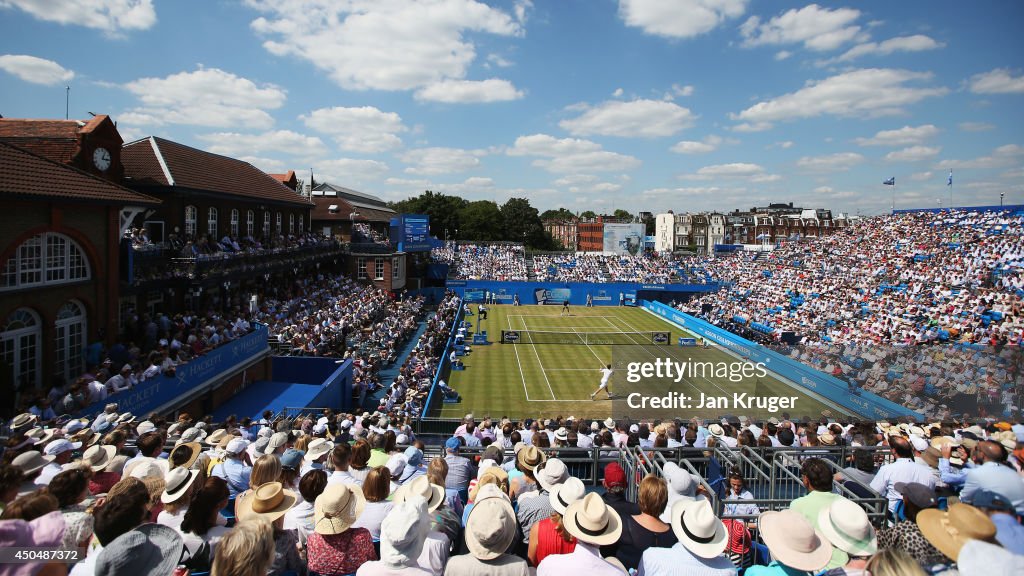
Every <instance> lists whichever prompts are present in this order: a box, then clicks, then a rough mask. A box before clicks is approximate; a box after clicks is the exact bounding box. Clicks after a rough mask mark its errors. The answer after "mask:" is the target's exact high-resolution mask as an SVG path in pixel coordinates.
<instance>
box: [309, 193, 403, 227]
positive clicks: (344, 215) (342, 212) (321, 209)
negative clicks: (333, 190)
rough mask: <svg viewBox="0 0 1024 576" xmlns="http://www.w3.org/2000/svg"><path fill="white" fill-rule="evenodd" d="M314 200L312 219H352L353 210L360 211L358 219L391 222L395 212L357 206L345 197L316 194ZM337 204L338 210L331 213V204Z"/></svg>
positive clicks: (358, 220)
mask: <svg viewBox="0 0 1024 576" xmlns="http://www.w3.org/2000/svg"><path fill="white" fill-rule="evenodd" d="M313 202H314V203H315V204H316V207H315V208H313V213H312V215H311V216H310V219H311V220H312V221H314V222H315V221H321V220H335V221H338V220H343V221H346V222H347V221H349V220H351V218H350V216H351V215H352V212H358V213H359V216H358V217H356V221H357V222H360V221H369V222H390V221H391V217H392V216H394V213H393V212H385V211H383V210H377V209H373V208H364V207H363V206H355V205H353V203H352V202H349V201H348V200H346V199H344V198H337V197H334V196H314V197H313ZM332 205H335V206H337V207H338V208H337V210H336V211H335V212H334V213H331V210H330V208H331V206H332Z"/></svg>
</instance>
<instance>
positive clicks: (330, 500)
mask: <svg viewBox="0 0 1024 576" xmlns="http://www.w3.org/2000/svg"><path fill="white" fill-rule="evenodd" d="M273 484H277V483H276V482H274V483H273ZM278 485H280V484H278ZM264 486H266V484H264ZM262 487H263V486H261V487H260V488H262ZM395 503H398V501H397V499H396V501H395ZM365 507H366V498H364V497H363V491H362V490H361V489H360V488H359V487H358V486H355V485H350V484H342V483H337V484H328V485H327V488H324V491H323V493H321V494H320V495H319V496H317V498H316V501H315V502H314V503H313V519H314V524H313V530H314V531H315V532H316V533H317V534H323V535H331V534H341V533H342V532H344V531H345V530H348V529H349V528H350V527H351V526H352V524H354V523H355V521H356V520H357V519H358V518H359V515H360V514H362V513H363V509H364V508H365Z"/></svg>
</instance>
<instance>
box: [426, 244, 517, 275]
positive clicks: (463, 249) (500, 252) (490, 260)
mask: <svg viewBox="0 0 1024 576" xmlns="http://www.w3.org/2000/svg"><path fill="white" fill-rule="evenodd" d="M430 255H431V258H432V259H433V260H434V261H435V262H439V263H442V264H448V265H449V266H451V267H452V270H451V271H450V272H449V276H451V277H453V278H463V279H466V280H500V281H509V282H515V281H526V280H528V279H529V272H528V270H527V267H526V251H525V249H524V248H523V245H522V244H487V245H484V244H467V243H465V242H455V241H449V242H446V243H445V245H444V246H442V247H438V248H434V249H432V250H431V251H430Z"/></svg>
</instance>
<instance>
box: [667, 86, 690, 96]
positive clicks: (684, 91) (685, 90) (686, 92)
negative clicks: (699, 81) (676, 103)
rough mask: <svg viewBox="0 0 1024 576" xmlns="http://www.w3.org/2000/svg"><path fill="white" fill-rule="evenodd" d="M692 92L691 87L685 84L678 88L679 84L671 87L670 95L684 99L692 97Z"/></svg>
mask: <svg viewBox="0 0 1024 576" xmlns="http://www.w3.org/2000/svg"><path fill="white" fill-rule="evenodd" d="M693 91H694V88H693V86H691V85H689V84H686V85H684V86H680V85H679V84H673V85H672V93H673V94H675V95H676V96H682V97H684V98H685V97H687V96H693Z"/></svg>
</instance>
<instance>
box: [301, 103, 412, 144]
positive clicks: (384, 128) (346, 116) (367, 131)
mask: <svg viewBox="0 0 1024 576" xmlns="http://www.w3.org/2000/svg"><path fill="white" fill-rule="evenodd" d="M299 118H300V119H301V120H302V121H303V122H305V123H306V126H307V127H309V128H311V129H313V130H316V131H317V132H320V133H321V134H327V135H330V136H333V137H334V141H335V142H337V143H338V146H339V147H341V149H342V150H348V151H351V152H363V153H366V154H373V153H377V152H383V151H385V150H391V149H392V148H397V147H398V146H400V145H401V144H402V139H401V138H399V137H398V134H400V133H402V132H405V131H406V130H407V128H406V127H405V125H404V124H403V123H402V117H401V116H399V115H398V114H396V113H394V112H382V111H381V110H379V109H377V108H374V107H373V106H362V107H358V108H345V107H341V106H336V107H334V108H319V109H317V110H313V111H312V112H310V113H309V114H308V115H302V116H300V117H299Z"/></svg>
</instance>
